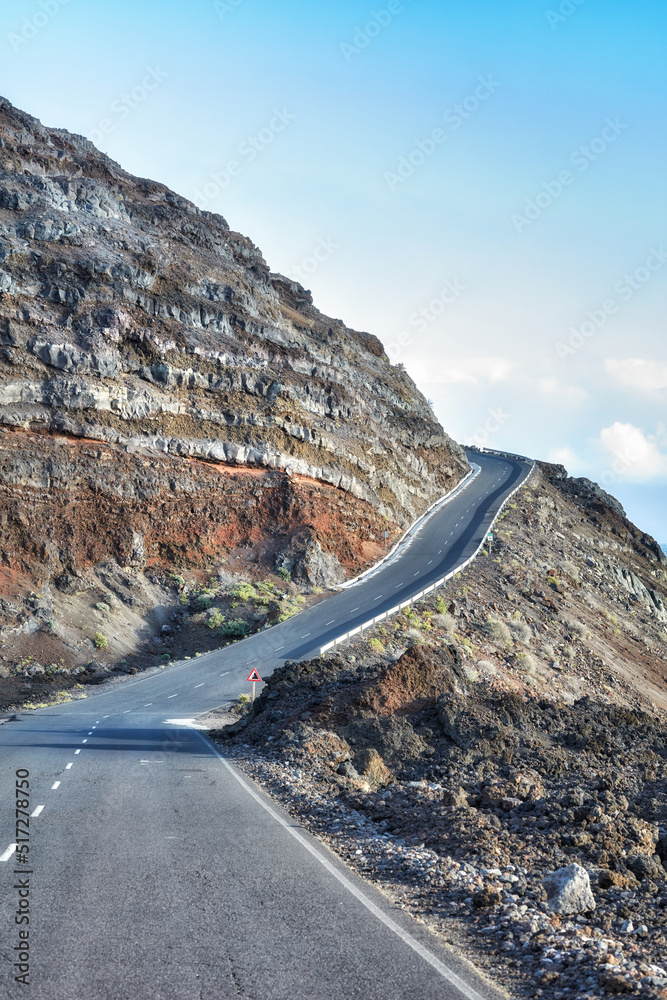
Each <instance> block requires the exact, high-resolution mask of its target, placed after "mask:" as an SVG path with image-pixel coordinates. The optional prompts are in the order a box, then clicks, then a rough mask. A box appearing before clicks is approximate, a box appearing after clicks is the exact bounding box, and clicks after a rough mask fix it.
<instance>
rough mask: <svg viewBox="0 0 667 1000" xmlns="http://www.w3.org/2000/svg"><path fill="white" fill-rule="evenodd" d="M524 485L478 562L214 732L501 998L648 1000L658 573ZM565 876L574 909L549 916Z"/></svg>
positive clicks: (620, 529) (658, 742) (543, 488)
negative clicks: (550, 894) (505, 993)
mask: <svg viewBox="0 0 667 1000" xmlns="http://www.w3.org/2000/svg"><path fill="white" fill-rule="evenodd" d="M656 549H657V547H656V546H655V543H654V541H653V540H652V539H650V538H649V537H648V536H646V535H644V534H643V533H642V532H640V531H638V529H636V528H635V527H634V526H633V525H631V524H629V522H627V520H626V519H625V517H624V516H623V514H622V511H621V510H620V509H619V508H617V506H615V505H613V504H612V503H611V502H610V501H609V500H607V499H605V497H604V496H603V495H601V494H600V493H599V491H596V490H594V489H593V488H592V484H586V483H585V482H584V483H581V482H576V481H571V480H566V479H563V478H562V473H561V471H560V470H558V469H557V468H555V467H548V466H544V467H543V468H542V470H541V471H540V472H539V473H538V475H537V476H536V477H535V479H534V481H533V483H532V484H531V486H530V488H526V489H524V490H523V491H521V492H520V493H519V494H518V495H517V497H516V499H515V502H514V503H513V504H512V505H511V506H510V507H509V509H508V510H507V512H506V515H505V516H504V517H503V519H502V521H501V522H500V523H499V524H498V525H497V527H496V530H495V531H494V540H493V542H492V544H491V545H490V548H489V549H488V550H487V552H486V553H485V554H484V555H482V556H480V558H479V559H478V560H477V562H476V563H475V564H474V565H473V566H472V567H470V568H469V569H468V570H466V571H465V572H464V573H463V574H461V576H460V577H459V578H458V579H456V580H455V581H452V583H451V584H450V585H449V587H448V588H447V589H445V590H444V591H443V592H442V594H441V595H438V596H437V597H433V598H429V599H428V600H426V601H423V602H420V603H419V604H417V605H415V606H414V607H413V608H412V609H408V610H406V612H404V613H403V614H401V615H399V616H397V617H396V618H395V619H393V620H391V621H388V622H386V623H383V625H381V626H378V627H376V628H375V629H373V630H372V631H370V632H369V633H366V634H365V635H364V637H363V638H357V639H356V640H355V641H354V642H352V643H350V644H348V645H346V646H345V647H343V648H341V649H340V650H339V651H338V652H337V653H336V654H335V655H332V656H327V657H325V658H321V659H319V660H315V661H312V662H310V663H301V664H286V665H285V667H284V668H283V669H282V670H280V671H277V672H276V673H275V674H274V675H273V677H271V678H269V681H268V683H267V685H266V688H265V690H264V691H263V693H262V697H261V698H260V699H259V701H258V702H257V703H256V706H255V710H254V713H251V714H250V715H248V716H246V717H244V718H242V719H241V721H240V722H239V723H237V724H236V725H235V726H233V727H231V728H229V727H227V728H226V729H223V730H220V731H219V732H218V733H217V734H216V738H217V739H218V740H219V742H220V744H221V746H222V748H223V750H224V752H225V753H226V754H228V755H230V756H232V757H234V758H235V759H236V760H237V762H238V763H239V766H241V767H242V768H244V769H246V770H247V771H248V772H249V773H250V774H251V775H253V776H254V777H255V778H256V779H257V780H258V781H260V782H261V783H262V784H263V785H264V786H265V787H266V789H267V790H268V791H270V792H271V793H272V794H273V795H275V796H276V797H277V798H278V799H280V800H281V801H283V803H284V804H285V805H286V806H287V808H288V809H289V810H290V811H291V812H292V813H293V815H295V816H296V817H298V818H299V820H300V821H301V822H303V823H305V824H306V825H308V826H309V827H310V828H311V829H312V830H313V831H314V832H315V833H316V834H317V835H319V836H321V837H322V838H324V839H325V840H326V841H327V842H328V843H329V844H330V846H331V847H333V849H334V850H336V851H338V852H339V853H340V854H341V856H342V857H344V858H345V859H346V860H347V861H348V863H350V864H352V865H354V866H355V867H356V868H357V869H358V870H359V871H360V873H361V874H363V875H364V876H365V877H367V878H369V879H371V880H372V881H374V882H376V883H377V884H378V885H380V886H381V887H382V888H383V889H384V890H385V891H386V892H387V893H388V894H389V895H390V896H391V898H393V899H394V900H395V901H396V902H397V903H398V905H400V906H403V907H405V908H407V909H409V910H410V911H412V912H414V913H415V914H417V915H418V916H420V917H421V918H422V919H424V920H426V921H427V923H429V924H430V926H432V927H433V929H434V930H436V932H438V933H440V934H442V935H444V937H445V938H446V939H447V940H449V941H452V942H454V943H455V944H457V946H459V947H461V948H463V949H464V950H465V951H466V952H467V953H468V954H469V955H470V957H471V958H473V959H474V961H475V962H476V963H477V964H478V965H480V966H481V967H482V968H484V969H485V970H486V972H487V973H488V974H489V976H490V977H491V978H492V979H493V980H494V981H495V982H497V983H500V984H502V985H505V986H507V987H508V988H509V989H510V991H511V993H512V994H513V995H515V996H521V997H524V996H525V997H531V998H532V997H536V998H539V997H544V998H553V1000H565V998H567V997H581V998H587V1000H589V998H592V997H594V996H595V997H597V996H600V995H616V994H638V995H641V996H647V997H651V998H658V997H661V998H664V997H667V965H666V964H665V954H667V938H666V936H665V935H666V929H667V791H666V789H667V721H666V720H667V715H666V713H665V712H664V710H663V706H664V705H665V695H666V687H667V662H666V657H667V626H666V622H665V617H664V603H663V601H664V598H665V589H666V588H665V580H666V576H665V561H664V557H662V556H661V555H660V554H659V552H658V551H656ZM572 864H577V865H579V866H581V867H582V868H583V869H584V870H585V872H586V874H587V877H588V879H589V880H590V885H591V890H592V893H593V898H594V901H595V907H594V908H593V907H591V906H590V905H589V906H587V908H585V909H582V910H581V911H579V912H574V913H573V914H571V915H568V914H561V913H557V912H555V911H554V910H553V909H552V907H551V905H550V904H549V903H548V901H547V893H546V891H545V888H544V886H543V884H542V882H543V879H544V878H545V877H546V876H547V875H549V874H551V873H553V872H554V871H557V870H559V869H561V868H564V867H567V866H569V865H572Z"/></svg>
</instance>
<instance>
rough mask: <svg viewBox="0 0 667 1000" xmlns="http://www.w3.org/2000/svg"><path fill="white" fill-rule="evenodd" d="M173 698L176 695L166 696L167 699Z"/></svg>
mask: <svg viewBox="0 0 667 1000" xmlns="http://www.w3.org/2000/svg"><path fill="white" fill-rule="evenodd" d="M175 697H176V695H175V694H168V695H167V699H169V698H175Z"/></svg>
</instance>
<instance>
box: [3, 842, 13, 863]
mask: <svg viewBox="0 0 667 1000" xmlns="http://www.w3.org/2000/svg"><path fill="white" fill-rule="evenodd" d="M15 850H16V844H10V845H9V847H8V848H7V850H6V851H5V853H4V854H0V861H9V859H10V858H11V856H12V854H13V853H14V851H15Z"/></svg>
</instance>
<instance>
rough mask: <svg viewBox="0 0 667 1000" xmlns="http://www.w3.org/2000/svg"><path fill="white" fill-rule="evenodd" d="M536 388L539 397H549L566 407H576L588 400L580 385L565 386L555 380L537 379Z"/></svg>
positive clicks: (551, 378)
mask: <svg viewBox="0 0 667 1000" xmlns="http://www.w3.org/2000/svg"><path fill="white" fill-rule="evenodd" d="M537 388H538V390H539V392H540V395H541V396H550V397H552V398H555V399H557V400H559V401H560V402H561V403H563V404H566V405H567V406H570V407H572V406H578V405H579V404H580V403H583V402H584V400H586V399H588V393H587V392H586V390H585V389H583V388H582V387H581V386H580V385H565V384H564V383H563V382H560V381H559V380H558V379H557V378H553V377H550V378H538V379H537Z"/></svg>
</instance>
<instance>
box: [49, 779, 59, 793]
mask: <svg viewBox="0 0 667 1000" xmlns="http://www.w3.org/2000/svg"><path fill="white" fill-rule="evenodd" d="M56 788H60V782H59V781H54V782H53V784H52V785H51V791H52V792H55V790H56Z"/></svg>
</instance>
